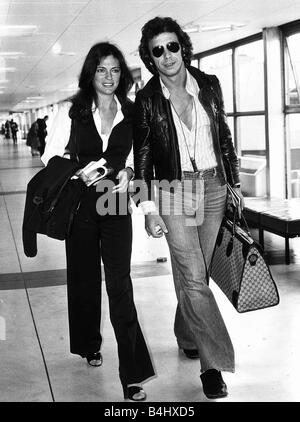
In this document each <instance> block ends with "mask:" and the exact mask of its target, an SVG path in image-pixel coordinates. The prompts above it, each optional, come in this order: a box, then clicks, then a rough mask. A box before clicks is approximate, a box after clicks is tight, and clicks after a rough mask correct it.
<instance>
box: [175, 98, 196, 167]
mask: <svg viewBox="0 0 300 422" xmlns="http://www.w3.org/2000/svg"><path fill="white" fill-rule="evenodd" d="M170 103H171V106H172V107H173V109H174V111H175V113H176V115H177V117H178V120H179V123H180V127H181V131H182V135H183V139H184V142H185V145H186V149H187V152H188V154H189V157H190V161H191V163H192V166H193V170H194V172H197V171H198V168H197V164H196V158H195V156H196V139H197V127H198V125H197V111H196V104H195V98H194V97H193V109H195V117H196V121H195V133H194V154H193V157H192V156H191V154H190V150H189V146H188V143H187V140H186V136H185V133H184V129H183V126H182V122H181V118H180V116H181V115H182V114H183V113H184V111H185V110H186V109H187V106H186V107H185V109H184V110H183V112H182V113H181V114H180V115H179V114H178V113H177V110H176V108H175V106H174V104H173V102H172V101H171V98H170ZM188 104H189V103H188ZM193 109H192V112H193ZM192 124H193V122H192ZM192 127H193V126H192Z"/></svg>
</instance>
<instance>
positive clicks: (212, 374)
mask: <svg viewBox="0 0 300 422" xmlns="http://www.w3.org/2000/svg"><path fill="white" fill-rule="evenodd" d="M200 378H201V381H202V385H203V392H204V394H205V395H206V397H207V398H209V399H220V398H222V397H226V396H227V394H228V391H227V386H226V384H225V382H224V381H223V378H222V374H221V372H220V371H217V370H216V369H208V371H205V372H203V374H201V375H200Z"/></svg>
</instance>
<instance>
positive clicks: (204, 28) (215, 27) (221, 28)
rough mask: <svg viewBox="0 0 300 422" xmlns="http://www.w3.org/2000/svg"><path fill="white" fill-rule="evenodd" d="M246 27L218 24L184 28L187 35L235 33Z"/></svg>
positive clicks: (235, 24) (233, 24) (234, 24)
mask: <svg viewBox="0 0 300 422" xmlns="http://www.w3.org/2000/svg"><path fill="white" fill-rule="evenodd" d="M243 26H246V24H245V23H231V24H217V25H205V26H200V25H194V26H190V27H187V28H184V31H185V32H187V33H195V32H209V31H233V30H235V29H238V28H242V27H243Z"/></svg>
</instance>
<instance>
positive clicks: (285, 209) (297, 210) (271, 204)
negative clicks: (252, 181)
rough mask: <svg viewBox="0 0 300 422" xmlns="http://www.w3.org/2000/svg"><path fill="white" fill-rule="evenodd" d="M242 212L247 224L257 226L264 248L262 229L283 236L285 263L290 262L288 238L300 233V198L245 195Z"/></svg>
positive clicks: (260, 241)
mask: <svg viewBox="0 0 300 422" xmlns="http://www.w3.org/2000/svg"><path fill="white" fill-rule="evenodd" d="M244 199H245V207H244V211H243V214H244V216H245V218H246V221H247V223H248V224H249V226H254V227H257V228H258V232H259V243H260V245H261V246H262V248H264V230H266V231H268V232H271V233H274V234H276V235H278V236H282V237H284V238H285V263H286V264H287V265H288V264H289V263H290V248H289V239H290V238H293V237H297V236H299V235H300V198H292V199H277V198H252V197H245V198H244Z"/></svg>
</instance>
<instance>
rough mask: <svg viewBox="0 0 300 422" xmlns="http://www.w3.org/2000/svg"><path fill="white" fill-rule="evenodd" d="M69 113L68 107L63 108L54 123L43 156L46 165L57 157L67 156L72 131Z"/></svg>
mask: <svg viewBox="0 0 300 422" xmlns="http://www.w3.org/2000/svg"><path fill="white" fill-rule="evenodd" d="M68 112H69V110H68V109H67V108H66V107H64V108H62V109H61V110H59V111H58V112H57V114H56V116H55V118H54V120H53V122H52V125H51V127H50V130H49V134H48V136H47V138H46V147H45V151H44V154H43V155H42V156H41V160H42V162H43V163H44V164H45V165H47V163H48V161H49V160H50V158H52V157H54V156H55V155H58V156H60V157H62V156H63V155H64V154H65V148H66V146H67V144H68V142H69V137H70V130H71V119H70V117H69V114H68Z"/></svg>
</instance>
